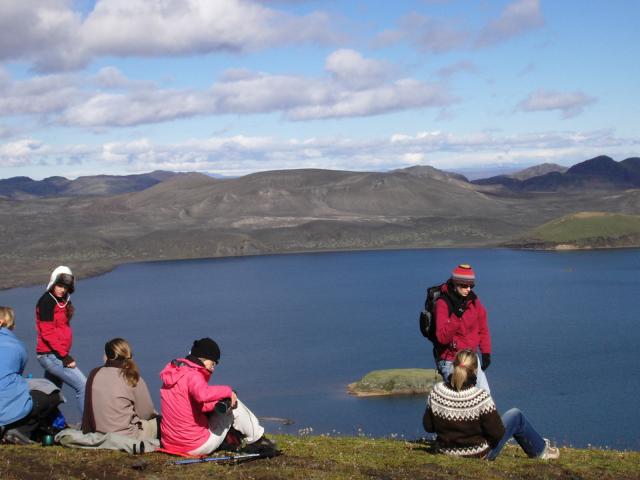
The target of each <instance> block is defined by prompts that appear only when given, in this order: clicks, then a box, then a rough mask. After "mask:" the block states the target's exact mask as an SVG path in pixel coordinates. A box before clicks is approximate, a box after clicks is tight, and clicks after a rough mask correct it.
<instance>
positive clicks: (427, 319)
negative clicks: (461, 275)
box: [420, 283, 451, 346]
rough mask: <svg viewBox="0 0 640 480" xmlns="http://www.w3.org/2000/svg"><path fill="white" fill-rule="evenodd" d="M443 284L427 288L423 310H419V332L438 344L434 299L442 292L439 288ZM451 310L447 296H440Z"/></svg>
mask: <svg viewBox="0 0 640 480" xmlns="http://www.w3.org/2000/svg"><path fill="white" fill-rule="evenodd" d="M442 285H444V284H442V283H441V284H439V285H434V286H433V287H429V288H427V298H426V299H425V301H424V310H422V311H421V312H420V332H421V333H422V336H423V337H425V338H427V339H428V340H429V341H431V343H433V344H434V346H435V345H436V344H438V339H437V338H436V300H437V299H438V298H440V295H441V294H442V291H441V288H442ZM442 298H443V300H444V301H445V302H447V305H448V306H449V311H451V305H450V303H449V299H448V298H447V296H446V295H445V296H443V297H442Z"/></svg>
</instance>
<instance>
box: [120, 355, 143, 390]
mask: <svg viewBox="0 0 640 480" xmlns="http://www.w3.org/2000/svg"><path fill="white" fill-rule="evenodd" d="M120 375H122V376H123V377H124V379H125V380H126V382H127V383H128V384H129V385H130V386H131V387H135V386H136V385H138V381H139V380H140V370H138V366H137V365H136V362H134V361H133V359H131V358H125V359H124V360H123V361H122V370H120Z"/></svg>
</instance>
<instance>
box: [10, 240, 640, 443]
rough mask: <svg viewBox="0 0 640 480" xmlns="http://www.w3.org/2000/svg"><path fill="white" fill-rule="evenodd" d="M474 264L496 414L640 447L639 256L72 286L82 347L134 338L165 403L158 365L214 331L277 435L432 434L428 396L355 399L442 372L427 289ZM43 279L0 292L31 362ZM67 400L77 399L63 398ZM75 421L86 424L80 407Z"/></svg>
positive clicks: (325, 260) (239, 271)
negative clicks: (396, 379) (379, 374)
mask: <svg viewBox="0 0 640 480" xmlns="http://www.w3.org/2000/svg"><path fill="white" fill-rule="evenodd" d="M461 262H467V263H471V264H472V265H473V267H474V269H475V271H476V275H477V277H478V279H477V287H476V292H477V293H478V295H479V296H480V298H481V299H482V301H483V303H484V304H485V306H486V307H487V310H488V312H489V325H490V328H491V333H492V340H493V355H492V364H491V367H490V368H489V369H488V371H487V375H488V379H489V383H490V385H491V389H492V395H493V397H494V399H495V400H496V403H497V404H498V408H499V410H500V411H502V412H504V411H505V410H507V409H508V408H510V407H513V406H517V407H519V408H520V409H522V410H523V411H524V412H525V413H526V415H527V416H528V417H529V419H530V420H531V421H532V423H533V424H534V425H535V426H536V428H537V429H538V430H539V431H540V432H541V433H542V434H543V435H544V436H547V437H550V438H552V439H553V440H554V441H556V442H558V443H559V444H563V445H572V446H576V447H586V446H588V445H594V446H600V447H610V448H620V449H633V450H640V434H639V433H638V432H640V414H639V413H638V406H637V405H638V398H639V397H640V379H639V377H638V375H637V373H636V371H637V366H638V354H637V353H636V352H637V349H638V345H639V344H640V329H639V328H638V319H639V316H640V315H639V313H638V306H637V300H636V299H637V297H636V294H637V292H638V290H639V287H640V251H638V250H617V251H588V252H566V253H552V252H523V251H514V250H500V249H464V250H460V249H438V250H404V251H375V252H344V253H322V254H299V255H276V256H264V257H244V258H230V259H211V260H193V261H175V262H153V263H143V264H132V265H126V266H122V267H119V268H117V269H116V270H114V271H113V272H110V273H108V274H106V275H102V276H99V277H96V278H90V279H86V280H81V281H79V282H78V286H77V290H76V293H75V295H74V297H73V300H74V304H75V305H76V316H75V318H74V332H75V341H74V348H73V351H72V354H73V355H74V357H75V358H76V359H77V360H78V364H79V366H80V367H81V368H82V370H83V371H84V372H85V374H88V373H89V371H90V370H91V368H93V367H95V366H97V365H98V364H100V363H101V361H102V354H103V346H104V343H105V341H106V340H108V339H110V338H113V337H116V336H121V337H124V338H126V339H127V340H129V341H130V343H131V344H132V345H133V348H134V356H135V359H136V361H137V362H138V364H139V366H140V369H141V371H142V374H143V376H144V378H145V380H146V381H147V383H148V384H149V387H150V389H151V392H152V395H153V396H154V399H155V401H156V406H157V408H159V388H160V381H159V378H158V372H159V371H160V370H161V369H162V368H163V366H164V365H165V364H166V363H167V362H168V361H169V360H171V359H172V358H175V357H178V356H183V355H185V354H186V353H187V351H188V349H189V347H190V346H191V343H192V341H193V340H194V339H196V338H201V337H204V336H210V337H212V338H214V339H215V340H216V341H217V342H218V343H219V344H220V346H221V349H222V359H221V364H220V365H219V366H218V367H217V369H216V372H215V374H214V377H213V380H214V382H215V383H226V384H230V385H231V386H233V387H234V388H235V389H236V390H237V392H238V395H239V397H240V398H241V399H243V401H244V402H245V403H247V404H248V405H249V406H250V407H251V408H252V409H253V410H254V411H255V412H256V414H257V415H260V416H274V417H285V418H290V419H293V420H294V421H295V424H293V425H291V426H282V425H279V424H277V423H271V422H268V423H266V426H267V429H268V430H271V431H282V432H288V433H297V432H298V431H299V430H305V431H311V429H312V433H313V434H331V435H334V434H335V435H337V434H349V435H351V434H364V435H373V436H394V437H395V436H398V437H404V438H407V439H413V438H417V437H420V436H424V435H425V433H424V431H423V430H422V425H421V419H422V413H423V410H424V404H425V399H424V398H421V397H404V398H402V397H400V398H355V397H351V396H349V395H348V394H347V393H346V390H345V389H346V385H347V384H348V383H350V382H352V381H355V380H357V379H359V378H360V377H361V376H362V375H364V374H365V373H367V372H369V371H370V370H375V369H382V368H409V367H422V368H432V367H433V360H432V358H431V345H430V344H429V343H428V342H427V341H426V340H425V339H424V338H422V336H421V335H420V333H419V330H418V322H417V317H418V312H419V310H420V309H421V307H422V304H423V302H424V292H425V289H426V287H428V286H431V285H433V284H436V283H438V282H440V281H443V280H445V279H446V278H447V277H448V275H449V272H450V271H451V269H452V268H453V266H455V265H456V264H458V263H461ZM47 280H48V279H43V282H42V285H41V286H38V287H30V288H18V289H13V290H6V291H1V292H0V304H1V305H8V306H12V307H14V308H15V309H16V312H17V327H16V333H17V334H18V335H19V337H20V338H21V339H22V340H23V341H24V342H25V343H26V345H27V347H28V350H29V353H30V356H31V359H30V362H29V365H28V367H27V371H28V372H32V373H33V374H34V376H42V370H41V368H40V366H39V365H38V363H37V361H36V360H35V326H34V304H35V302H36V301H37V299H38V297H39V295H40V294H41V293H42V291H43V289H44V287H45V285H46V281H47ZM67 396H68V397H69V398H70V399H71V395H70V394H69V395H67ZM65 412H66V413H67V415H68V416H69V417H70V418H71V419H72V420H73V419H74V417H75V419H76V420H77V414H76V411H75V404H74V401H73V400H72V399H71V400H70V402H69V405H68V406H65Z"/></svg>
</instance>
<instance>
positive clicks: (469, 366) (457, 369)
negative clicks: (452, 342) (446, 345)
mask: <svg viewBox="0 0 640 480" xmlns="http://www.w3.org/2000/svg"><path fill="white" fill-rule="evenodd" d="M477 371H478V356H477V355H476V354H475V353H474V352H472V351H471V350H460V351H459V352H458V354H457V355H456V359H455V360H454V361H453V373H452V374H451V386H452V387H453V388H454V389H455V390H456V391H458V392H459V391H460V390H462V387H463V386H464V384H465V383H467V381H468V380H469V377H471V376H473V377H475V376H476V372H477Z"/></svg>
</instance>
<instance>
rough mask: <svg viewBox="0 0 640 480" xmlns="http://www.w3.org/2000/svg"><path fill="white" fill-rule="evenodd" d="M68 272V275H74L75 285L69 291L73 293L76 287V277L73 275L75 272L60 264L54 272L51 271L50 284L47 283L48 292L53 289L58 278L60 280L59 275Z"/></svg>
mask: <svg viewBox="0 0 640 480" xmlns="http://www.w3.org/2000/svg"><path fill="white" fill-rule="evenodd" d="M64 273H66V274H67V275H71V276H72V277H73V287H72V288H70V289H69V293H72V292H73V291H74V290H75V289H76V277H75V276H74V275H73V272H72V271H71V269H70V268H69V267H65V266H64V265H60V266H59V267H57V268H56V269H55V270H54V271H53V272H51V278H50V279H49V284H48V285H47V292H48V291H49V290H51V287H53V286H54V285H55V284H56V280H58V276H59V275H62V274H64Z"/></svg>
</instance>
